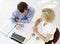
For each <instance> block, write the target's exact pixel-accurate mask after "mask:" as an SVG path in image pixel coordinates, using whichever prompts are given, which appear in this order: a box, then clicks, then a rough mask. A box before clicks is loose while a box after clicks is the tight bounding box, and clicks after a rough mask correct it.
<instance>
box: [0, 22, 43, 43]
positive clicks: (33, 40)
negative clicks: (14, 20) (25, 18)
mask: <svg viewBox="0 0 60 44" xmlns="http://www.w3.org/2000/svg"><path fill="white" fill-rule="evenodd" d="M33 26H34V22H31V23H29V24H24V28H22V29H16V28H14V29H13V31H12V32H11V33H10V34H9V35H8V37H2V36H1V37H0V38H2V39H1V40H0V42H1V44H8V43H9V44H19V43H17V42H15V41H14V40H12V39H10V38H9V37H10V36H11V34H12V33H13V32H15V33H17V34H19V35H22V36H24V37H26V39H25V42H24V44H41V43H42V44H44V42H43V41H42V40H41V39H39V40H36V37H37V35H36V36H34V37H31V34H32V33H34V32H33V29H32V28H33ZM4 27H5V28H6V27H7V28H6V29H5V28H4V29H5V31H3V30H4V29H2V30H1V31H2V32H4V33H8V32H9V30H10V29H11V27H10V26H8V25H7V26H4ZM30 37H31V39H30V40H29V41H27V42H26V40H27V39H29V38H30ZM3 41H4V43H3ZM5 42H6V43H5Z"/></svg>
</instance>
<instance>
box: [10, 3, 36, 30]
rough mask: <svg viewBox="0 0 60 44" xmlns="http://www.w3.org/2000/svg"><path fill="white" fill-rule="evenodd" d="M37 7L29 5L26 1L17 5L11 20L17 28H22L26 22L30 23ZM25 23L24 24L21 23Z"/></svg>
mask: <svg viewBox="0 0 60 44" xmlns="http://www.w3.org/2000/svg"><path fill="white" fill-rule="evenodd" d="M34 12H35V9H34V8H32V7H29V6H28V5H27V4H26V3H25V2H20V3H19V4H18V5H17V10H15V11H14V12H13V13H12V16H11V20H12V23H13V24H14V26H15V27H16V28H17V29H20V28H21V26H23V24H24V23H30V22H31V19H32V18H33V16H34ZM21 23H23V24H21Z"/></svg>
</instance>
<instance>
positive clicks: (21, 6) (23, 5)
mask: <svg viewBox="0 0 60 44" xmlns="http://www.w3.org/2000/svg"><path fill="white" fill-rule="evenodd" d="M17 9H18V10H19V11H20V12H21V13H23V12H24V10H27V9H28V5H27V3H25V2H20V3H19V4H18V5H17Z"/></svg>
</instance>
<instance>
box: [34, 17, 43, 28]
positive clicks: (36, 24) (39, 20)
mask: <svg viewBox="0 0 60 44" xmlns="http://www.w3.org/2000/svg"><path fill="white" fill-rule="evenodd" d="M41 21H42V19H41V18H39V19H38V20H37V21H36V22H35V25H34V27H37V26H38V25H39V23H40V22H41Z"/></svg>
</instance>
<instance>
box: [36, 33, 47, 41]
mask: <svg viewBox="0 0 60 44" xmlns="http://www.w3.org/2000/svg"><path fill="white" fill-rule="evenodd" d="M36 34H37V35H38V36H39V38H41V39H42V40H43V41H45V42H47V40H46V37H45V36H43V35H42V34H40V33H39V32H37V33H36Z"/></svg>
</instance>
